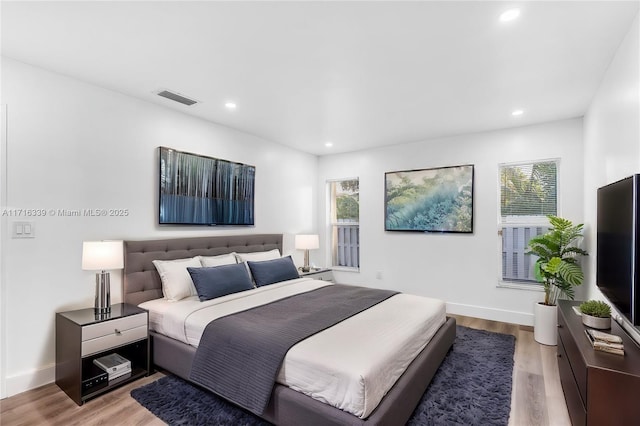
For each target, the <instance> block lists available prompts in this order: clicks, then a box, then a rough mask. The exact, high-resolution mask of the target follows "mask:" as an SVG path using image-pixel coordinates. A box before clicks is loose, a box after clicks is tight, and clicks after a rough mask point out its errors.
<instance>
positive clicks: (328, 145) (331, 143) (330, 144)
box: [324, 142, 333, 148]
mask: <svg viewBox="0 0 640 426" xmlns="http://www.w3.org/2000/svg"><path fill="white" fill-rule="evenodd" d="M324 146H326V147H327V148H331V147H332V146H333V142H325V144H324Z"/></svg>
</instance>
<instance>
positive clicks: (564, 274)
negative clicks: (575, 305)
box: [527, 216, 588, 345]
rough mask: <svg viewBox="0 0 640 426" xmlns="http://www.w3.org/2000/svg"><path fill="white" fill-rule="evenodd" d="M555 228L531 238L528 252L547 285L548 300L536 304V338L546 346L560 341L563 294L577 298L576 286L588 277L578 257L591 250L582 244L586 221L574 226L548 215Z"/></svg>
mask: <svg viewBox="0 0 640 426" xmlns="http://www.w3.org/2000/svg"><path fill="white" fill-rule="evenodd" d="M547 217H548V218H549V223H550V225H551V227H550V228H549V230H548V231H547V232H546V233H545V234H542V235H538V236H536V237H533V238H532V239H531V240H529V245H528V250H527V254H532V255H534V256H537V257H538V259H537V260H536V262H535V265H534V271H535V276H536V279H537V280H538V281H540V282H541V283H542V285H543V287H544V302H540V303H537V304H536V305H535V312H534V339H535V340H536V341H537V342H539V343H543V344H545V345H555V344H556V339H557V335H556V333H557V332H556V328H557V318H558V312H557V307H556V304H557V302H558V298H559V297H560V296H564V297H567V298H569V299H571V300H573V298H574V296H575V292H574V289H573V287H575V286H579V285H580V284H582V281H583V280H584V274H583V273H582V268H581V267H580V264H579V263H578V256H579V255H583V256H587V255H588V253H587V252H586V251H585V250H582V249H581V248H579V247H578V242H579V241H580V240H581V239H582V229H583V227H584V225H583V224H578V225H574V224H573V222H571V221H570V220H568V219H563V218H560V217H557V216H547Z"/></svg>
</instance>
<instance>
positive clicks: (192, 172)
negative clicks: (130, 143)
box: [159, 147, 256, 225]
mask: <svg viewBox="0 0 640 426" xmlns="http://www.w3.org/2000/svg"><path fill="white" fill-rule="evenodd" d="M255 173H256V168H255V167H254V166H250V165H247V164H242V163H235V162H233V161H227V160H221V159H219V158H212V157H206V156H203V155H197V154H191V153H188V152H181V151H176V150H175V149H171V148H165V147H160V173H159V175H160V185H159V186H160V208H159V223H160V224H161V225H253V224H254V190H255Z"/></svg>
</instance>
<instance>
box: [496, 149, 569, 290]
mask: <svg viewBox="0 0 640 426" xmlns="http://www.w3.org/2000/svg"><path fill="white" fill-rule="evenodd" d="M549 162H554V163H555V164H556V216H561V215H562V213H561V206H562V202H561V198H562V182H561V178H560V177H561V173H560V171H561V159H560V158H557V157H556V158H542V159H536V160H528V161H517V162H505V163H499V164H498V167H497V182H498V185H497V194H498V200H497V228H496V230H497V232H496V233H497V236H498V238H497V253H496V258H497V282H498V284H497V287H501V288H513V289H519V290H528V291H536V292H543V291H544V288H543V286H542V283H540V282H538V281H524V280H523V281H510V280H505V279H503V274H502V268H503V264H502V262H503V260H502V251H503V247H502V229H503V228H504V227H514V228H516V227H546V228H548V227H549V226H550V224H549V220H548V219H547V217H546V216H507V219H506V220H503V219H502V208H501V201H502V169H503V168H504V167H517V166H524V165H529V164H536V163H549Z"/></svg>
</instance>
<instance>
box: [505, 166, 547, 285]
mask: <svg viewBox="0 0 640 426" xmlns="http://www.w3.org/2000/svg"><path fill="white" fill-rule="evenodd" d="M499 172H500V207H499V208H500V219H499V223H498V227H499V230H500V232H499V234H500V237H501V242H502V243H501V247H502V253H501V258H502V280H503V281H515V282H522V283H531V284H532V283H536V280H535V275H534V271H533V264H534V263H535V259H536V258H535V257H534V256H531V255H528V254H526V251H527V246H528V244H529V240H530V239H531V238H533V237H535V236H536V235H540V234H543V233H545V232H546V231H547V229H548V220H547V215H557V213H558V160H546V161H536V162H528V163H518V164H502V165H500V167H499Z"/></svg>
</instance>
